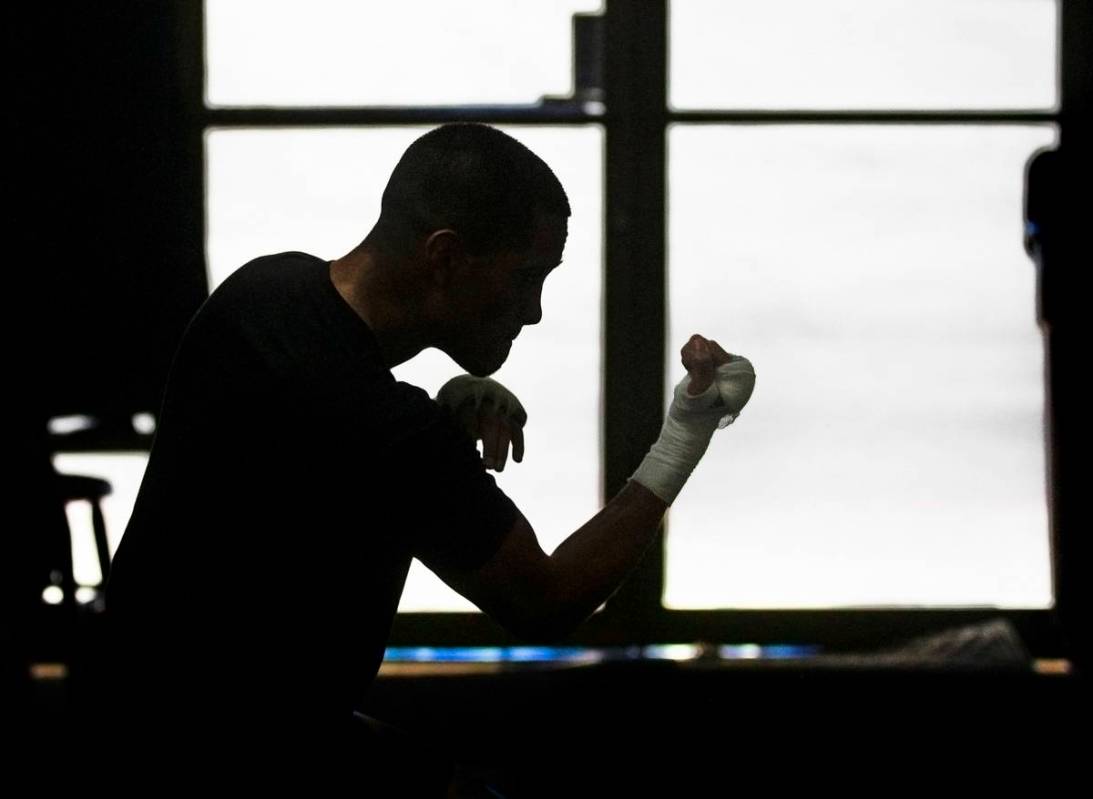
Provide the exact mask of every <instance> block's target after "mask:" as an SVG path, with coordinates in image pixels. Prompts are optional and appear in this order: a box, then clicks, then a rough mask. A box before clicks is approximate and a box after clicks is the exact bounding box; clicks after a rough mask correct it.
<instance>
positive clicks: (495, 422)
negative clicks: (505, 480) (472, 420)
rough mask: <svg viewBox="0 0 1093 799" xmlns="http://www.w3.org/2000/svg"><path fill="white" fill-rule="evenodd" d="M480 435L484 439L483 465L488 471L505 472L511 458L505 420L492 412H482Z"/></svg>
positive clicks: (479, 421) (479, 420)
mask: <svg viewBox="0 0 1093 799" xmlns="http://www.w3.org/2000/svg"><path fill="white" fill-rule="evenodd" d="M478 423H479V427H478V429H479V435H480V437H481V439H482V464H483V465H484V466H485V467H486V468H487V469H494V470H496V471H498V472H500V471H503V470H504V468H505V462H506V461H507V460H508V457H509V437H510V436H509V431H508V425H507V424H506V423H505V421H504V419H502V418H501V417H500V416H498V415H497V414H495V413H494V412H492V411H487V410H485V409H483V410H480V411H479V414H478Z"/></svg>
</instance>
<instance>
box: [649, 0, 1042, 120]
mask: <svg viewBox="0 0 1093 799" xmlns="http://www.w3.org/2000/svg"><path fill="white" fill-rule="evenodd" d="M670 9H671V34H670V47H669V53H670V64H671V66H670V72H669V92H670V97H671V103H672V105H673V106H675V107H677V108H749V109H774V108H783V109H833V108H848V109H854V108H893V109H906V108H929V109H983V108H1026V109H1047V108H1055V106H1056V104H1057V102H1058V100H1057V97H1058V93H1057V82H1056V60H1057V59H1056V30H1057V13H1058V12H1057V7H1056V2H1055V0H914V2H908V0H822V2H817V0H764V2H755V0H673V1H672V3H671V6H670Z"/></svg>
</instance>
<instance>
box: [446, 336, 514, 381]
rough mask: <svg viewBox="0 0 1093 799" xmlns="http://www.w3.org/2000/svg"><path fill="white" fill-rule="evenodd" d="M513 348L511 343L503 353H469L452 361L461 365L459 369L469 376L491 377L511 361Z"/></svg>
mask: <svg viewBox="0 0 1093 799" xmlns="http://www.w3.org/2000/svg"><path fill="white" fill-rule="evenodd" d="M511 347H512V344H511V342H510V343H509V345H508V346H506V347H505V348H504V350H503V351H494V352H491V353H469V354H463V355H461V356H456V355H453V354H452V353H448V355H450V356H451V358H452V360H453V361H455V362H456V363H457V364H459V368H460V369H462V370H463V371H465V372H467V373H468V374H472V375H474V376H475V377H489V376H490V375H492V374H493V373H494V372H496V371H497V370H498V369H500V368H501V367H502V366H503V365H504V363H505V361H507V360H508V359H509V351H510V349H511Z"/></svg>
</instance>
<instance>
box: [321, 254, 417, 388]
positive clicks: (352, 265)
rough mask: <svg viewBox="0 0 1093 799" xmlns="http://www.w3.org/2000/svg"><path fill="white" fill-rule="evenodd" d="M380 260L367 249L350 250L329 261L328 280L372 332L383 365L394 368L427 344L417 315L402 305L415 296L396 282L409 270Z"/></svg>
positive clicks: (401, 281)
mask: <svg viewBox="0 0 1093 799" xmlns="http://www.w3.org/2000/svg"><path fill="white" fill-rule="evenodd" d="M380 260H381V258H380V257H379V256H377V255H376V254H374V253H371V252H369V251H367V250H364V249H356V250H353V251H352V252H350V253H349V254H348V255H344V256H342V257H341V258H339V259H338V260H336V261H333V262H331V265H330V281H331V282H332V283H333V284H334V288H336V289H337V290H338V293H339V294H341V296H342V299H344V300H345V301H346V303H347V304H348V305H349V307H350V308H352V309H353V311H354V312H355V313H356V314H357V316H359V317H360V318H361V319H363V320H364V322H365V324H367V325H368V327H369V328H370V329H371V330H372V334H373V335H374V336H375V337H376V341H377V342H378V343H379V348H380V354H381V355H382V356H383V360H384V363H385V364H386V365H387V367H388V368H393V367H395V366H398V365H399V364H400V363H404V362H405V361H408V360H410V359H411V358H413V357H414V356H415V355H417V354H418V353H419V352H421V351H422V350H423V349H425V348H426V347H427V346H429V342H428V340H427V338H426V336H425V335H424V331H423V330H422V328H421V317H420V313H419V312H417V311H415V309H413V308H409V307H406V304H405V301H406V298H407V297H413V296H415V292H413V291H408V290H407V287H406V286H404V285H402V284H403V283H405V282H406V281H405V280H400V279H399V278H400V277H402V276H403V275H406V274H407V271H408V270H402V269H400V266H399V265H398V264H384V263H381V262H380ZM410 279H412V277H411V278H410Z"/></svg>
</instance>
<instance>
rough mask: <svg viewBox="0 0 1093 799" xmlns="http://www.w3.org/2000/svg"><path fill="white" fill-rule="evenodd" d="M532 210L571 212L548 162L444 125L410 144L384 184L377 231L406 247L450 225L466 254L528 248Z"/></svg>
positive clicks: (493, 135)
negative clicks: (458, 237) (423, 236)
mask: <svg viewBox="0 0 1093 799" xmlns="http://www.w3.org/2000/svg"><path fill="white" fill-rule="evenodd" d="M537 213H546V214H555V215H558V216H561V217H562V218H563V219H565V218H568V217H569V215H570V207H569V199H568V198H567V197H566V193H565V190H564V189H563V188H562V184H561V183H560V182H559V181H558V178H557V177H556V176H555V174H554V172H552V171H551V169H550V167H549V166H547V165H546V163H545V162H544V161H543V160H542V159H541V158H540V157H539V156H537V155H536V154H535V153H533V152H532V151H531V150H529V149H528V148H527V147H525V146H524V145H523V144H521V143H520V142H518V141H516V139H514V138H512V137H511V136H508V135H506V134H504V133H502V132H501V131H499V130H497V129H496V128H492V127H490V126H488V125H481V124H477V123H455V124H449V125H443V126H441V127H439V128H436V129H434V130H431V131H429V132H428V133H426V134H425V135H424V136H421V137H420V138H418V139H417V140H416V141H415V142H414V143H413V144H411V145H410V146H409V147H408V148H407V149H406V152H405V153H403V155H402V158H401V159H399V162H398V164H397V165H396V166H395V169H394V171H393V172H392V173H391V178H390V179H389V180H388V182H387V188H385V189H384V191H383V203H382V210H381V213H380V220H379V223H378V224H377V229H378V230H377V232H378V233H380V235H381V236H382V238H383V239H384V240H385V241H386V242H387V243H389V244H396V245H406V244H409V243H410V241H412V240H413V239H416V238H417V237H420V236H422V235H425V234H428V233H430V232H432V231H434V230H441V229H444V228H450V229H452V230H454V231H455V232H456V233H458V234H459V235H460V237H461V238H462V239H463V242H464V246H465V247H466V248H467V251H468V252H469V253H470V254H472V255H492V254H495V253H497V252H499V251H501V250H504V249H513V250H525V249H527V248H528V247H530V246H531V239H532V235H533V234H534V224H535V216H536V214H537Z"/></svg>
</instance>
